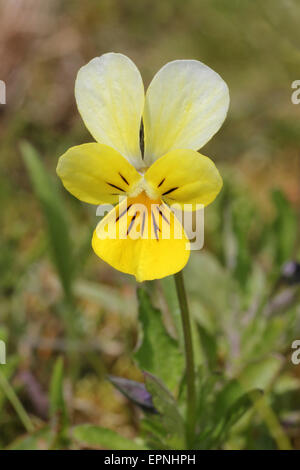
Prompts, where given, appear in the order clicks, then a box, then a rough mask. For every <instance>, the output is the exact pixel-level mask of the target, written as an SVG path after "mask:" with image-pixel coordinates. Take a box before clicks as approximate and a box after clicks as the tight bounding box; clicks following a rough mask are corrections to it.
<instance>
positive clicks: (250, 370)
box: [238, 356, 283, 391]
mask: <svg viewBox="0 0 300 470" xmlns="http://www.w3.org/2000/svg"><path fill="white" fill-rule="evenodd" d="M282 364H283V358H282V357H281V356H270V357H267V358H265V359H263V360H261V361H259V362H255V363H253V364H248V365H247V366H246V367H245V369H244V371H243V372H242V373H241V374H240V376H239V378H238V380H239V382H240V383H241V385H242V386H243V388H244V390H245V391H248V390H250V389H252V388H259V389H261V390H267V389H268V388H269V387H270V386H271V385H272V383H273V381H274V380H275V378H276V376H277V375H278V374H279V372H280V369H281V367H282Z"/></svg>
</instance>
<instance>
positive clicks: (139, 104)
mask: <svg viewBox="0 0 300 470" xmlns="http://www.w3.org/2000/svg"><path fill="white" fill-rule="evenodd" d="M75 97H76V101H77V106H78V110H79V112H80V114H81V116H82V118H83V120H84V122H85V125H86V127H87V128H88V130H89V131H90V133H91V134H92V136H93V137H94V139H95V140H96V141H97V142H100V143H102V144H106V145H109V146H110V147H113V148H114V149H116V150H118V151H119V152H120V153H121V154H122V155H124V156H125V157H126V158H127V159H128V160H129V161H130V162H131V163H132V164H133V165H135V166H136V167H137V168H138V167H139V166H140V164H141V161H142V160H141V151H140V143H139V132H140V125H141V117H142V113H143V107H144V99H145V98H144V85H143V81H142V78H141V75H140V72H139V71H138V69H137V68H136V66H135V65H134V63H133V62H132V61H131V60H130V59H129V58H128V57H126V56H125V55H123V54H115V53H109V54H104V55H102V56H101V57H96V58H94V59H92V60H91V61H90V62H89V63H88V64H87V65H85V66H84V67H82V68H81V69H80V70H79V72H78V75H77V79H76V84H75Z"/></svg>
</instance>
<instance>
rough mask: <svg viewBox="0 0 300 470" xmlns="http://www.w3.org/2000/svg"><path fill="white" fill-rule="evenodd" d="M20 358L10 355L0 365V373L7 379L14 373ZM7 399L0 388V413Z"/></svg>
mask: <svg viewBox="0 0 300 470" xmlns="http://www.w3.org/2000/svg"><path fill="white" fill-rule="evenodd" d="M19 362H20V360H19V358H18V357H17V356H11V357H10V358H8V360H7V363H6V364H5V365H0V369H1V373H2V374H3V375H4V377H5V378H6V379H7V380H8V381H9V380H10V378H11V377H12V375H13V374H14V373H15V371H16V369H17V367H18V364H19ZM6 399H7V396H6V395H5V393H4V392H3V391H2V390H1V388H0V413H1V411H2V407H3V405H4V403H5V401H6Z"/></svg>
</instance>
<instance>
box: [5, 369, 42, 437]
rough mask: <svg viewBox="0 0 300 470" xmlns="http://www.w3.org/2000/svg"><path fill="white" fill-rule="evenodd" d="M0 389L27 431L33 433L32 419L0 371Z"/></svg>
mask: <svg viewBox="0 0 300 470" xmlns="http://www.w3.org/2000/svg"><path fill="white" fill-rule="evenodd" d="M0 387H1V388H2V390H3V392H4V394H5V395H6V397H7V399H8V400H9V401H10V403H11V405H12V406H13V407H14V409H15V411H16V413H17V415H18V416H19V418H20V420H21V421H22V423H23V425H24V428H25V429H26V431H27V432H29V433H31V432H33V431H34V426H33V424H32V421H31V419H30V418H29V416H28V414H27V413H26V410H25V408H24V407H23V405H22V403H21V402H20V400H19V398H18V396H17V395H16V393H15V391H14V389H13V388H12V386H11V385H10V383H9V382H8V380H7V379H6V377H5V375H4V374H3V373H2V371H0Z"/></svg>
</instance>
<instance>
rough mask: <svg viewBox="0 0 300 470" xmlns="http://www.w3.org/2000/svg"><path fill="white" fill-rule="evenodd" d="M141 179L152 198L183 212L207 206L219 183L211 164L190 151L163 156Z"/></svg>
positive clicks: (207, 159) (216, 192)
mask: <svg viewBox="0 0 300 470" xmlns="http://www.w3.org/2000/svg"><path fill="white" fill-rule="evenodd" d="M145 179H146V181H147V183H148V185H149V186H150V188H151V193H153V194H155V196H156V197H161V198H162V199H163V200H164V201H165V202H166V203H167V204H169V205H172V204H174V203H177V204H180V206H182V207H183V208H184V209H186V210H196V209H197V207H196V205H197V204H200V205H203V206H207V205H208V204H210V203H211V202H212V201H213V200H214V199H215V197H216V196H217V195H218V193H219V192H220V190H221V188H222V184H223V183H222V178H221V176H220V173H219V172H218V170H217V168H216V166H215V164H214V163H213V161H212V160H210V158H208V157H205V156H204V155H201V154H199V153H198V152H195V151H194V150H173V151H171V152H169V153H167V154H166V155H164V156H163V157H161V158H159V159H158V160H156V161H155V162H154V163H153V164H152V165H151V167H150V168H149V169H148V170H147V172H146V174H145ZM185 205H186V206H185ZM189 206H190V207H189Z"/></svg>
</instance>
